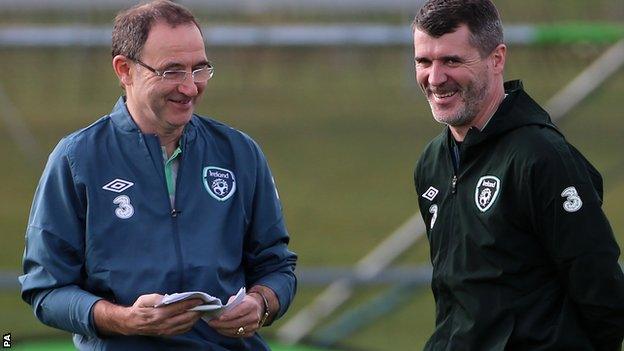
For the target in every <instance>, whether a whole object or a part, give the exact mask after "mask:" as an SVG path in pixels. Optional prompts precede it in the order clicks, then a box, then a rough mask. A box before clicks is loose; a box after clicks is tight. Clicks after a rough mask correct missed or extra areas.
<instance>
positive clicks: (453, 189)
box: [451, 175, 457, 194]
mask: <svg viewBox="0 0 624 351" xmlns="http://www.w3.org/2000/svg"><path fill="white" fill-rule="evenodd" d="M456 192H457V175H453V180H452V181H451V193H453V194H455V193H456Z"/></svg>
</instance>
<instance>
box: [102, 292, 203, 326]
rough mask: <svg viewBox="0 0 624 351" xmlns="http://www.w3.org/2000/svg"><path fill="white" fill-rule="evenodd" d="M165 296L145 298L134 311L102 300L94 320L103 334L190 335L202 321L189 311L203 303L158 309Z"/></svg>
mask: <svg viewBox="0 0 624 351" xmlns="http://www.w3.org/2000/svg"><path fill="white" fill-rule="evenodd" d="M162 298H163V296H162V295H158V294H149V295H142V296H139V298H138V299H137V300H136V301H135V302H134V304H133V305H132V306H130V307H123V306H118V305H115V304H112V303H110V302H108V301H106V300H100V301H98V302H96V303H95V305H94V306H93V318H94V320H95V325H96V327H97V329H98V331H99V332H100V333H102V334H123V335H159V336H165V335H176V334H182V333H185V332H187V331H189V330H190V329H191V328H192V327H193V325H195V323H196V322H197V321H198V320H199V318H201V313H200V312H195V311H188V310H189V309H191V308H193V307H195V306H198V305H200V304H201V303H202V301H201V300H198V299H192V300H187V301H181V302H177V303H173V304H170V305H166V306H160V307H154V306H155V305H157V304H159V303H160V301H161V300H162Z"/></svg>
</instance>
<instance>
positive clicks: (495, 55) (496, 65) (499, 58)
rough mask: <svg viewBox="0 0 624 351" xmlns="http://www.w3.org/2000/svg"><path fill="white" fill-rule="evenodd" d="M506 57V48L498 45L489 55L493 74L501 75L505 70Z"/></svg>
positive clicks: (503, 45)
mask: <svg viewBox="0 0 624 351" xmlns="http://www.w3.org/2000/svg"><path fill="white" fill-rule="evenodd" d="M506 57H507V46H505V44H498V46H497V47H496V49H494V51H492V53H491V54H490V59H491V60H492V69H493V70H494V72H495V73H498V74H503V71H504V70H505V58H506Z"/></svg>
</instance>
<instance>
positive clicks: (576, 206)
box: [561, 186, 583, 212]
mask: <svg viewBox="0 0 624 351" xmlns="http://www.w3.org/2000/svg"><path fill="white" fill-rule="evenodd" d="M561 197H564V198H565V199H566V201H565V202H564V203H563V209H564V210H566V211H568V212H576V211H578V210H580V209H581V207H582V206H583V201H582V200H581V197H580V196H579V195H578V192H577V191H576V188H575V187H573V186H569V187H567V188H565V189H564V190H563V192H561Z"/></svg>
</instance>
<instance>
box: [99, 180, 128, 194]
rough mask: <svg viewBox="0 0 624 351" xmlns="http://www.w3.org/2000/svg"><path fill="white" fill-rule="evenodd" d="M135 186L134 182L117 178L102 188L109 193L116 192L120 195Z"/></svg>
mask: <svg viewBox="0 0 624 351" xmlns="http://www.w3.org/2000/svg"><path fill="white" fill-rule="evenodd" d="M133 185H134V183H133V182H130V181H127V180H123V179H119V178H117V179H115V180H113V181H111V182H109V183H108V184H106V185H104V186H103V187H102V189H104V190H108V191H112V192H115V193H120V192H122V191H124V190H126V189H128V188H130V187H131V186H133Z"/></svg>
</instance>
